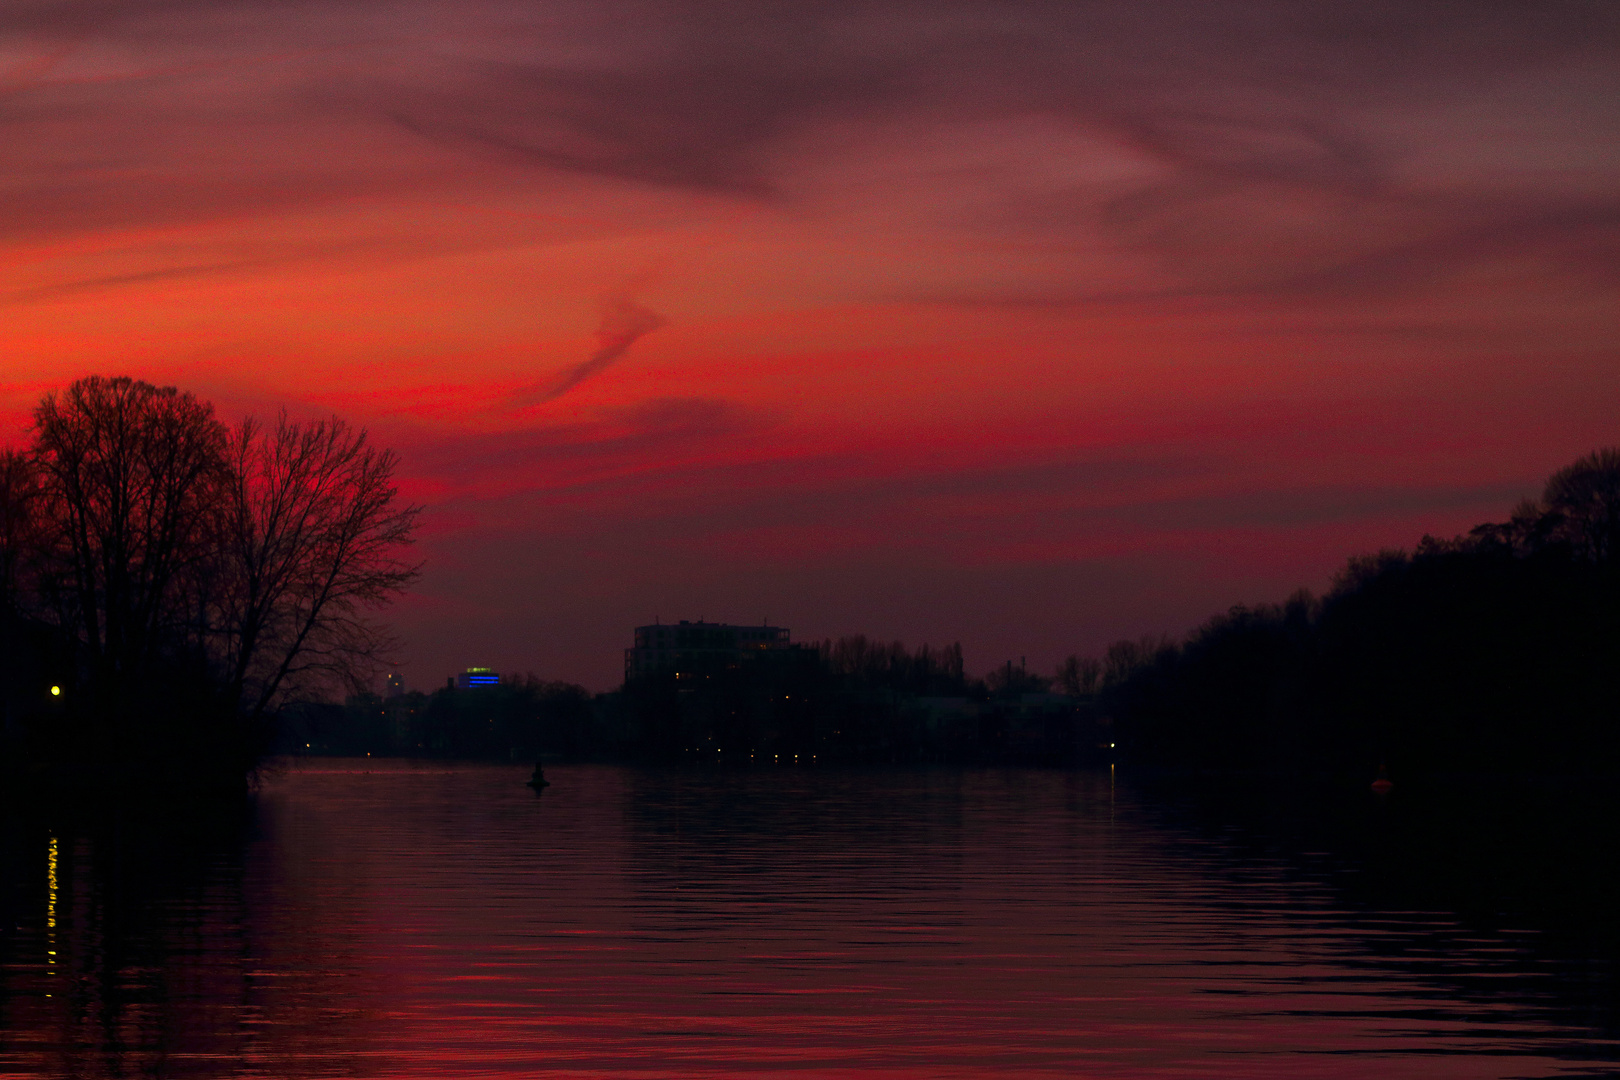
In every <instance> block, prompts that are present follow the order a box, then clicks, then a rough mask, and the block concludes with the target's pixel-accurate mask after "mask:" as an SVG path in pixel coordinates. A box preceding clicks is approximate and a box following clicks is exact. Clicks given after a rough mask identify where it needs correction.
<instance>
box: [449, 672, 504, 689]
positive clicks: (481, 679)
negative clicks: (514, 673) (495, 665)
mask: <svg viewBox="0 0 1620 1080" xmlns="http://www.w3.org/2000/svg"><path fill="white" fill-rule="evenodd" d="M452 678H453V680H454V681H453V685H454V686H455V688H456V689H457V690H476V689H477V688H479V687H481V686H499V685H501V677H500V676H499V675H497V674H495V672H494V671H493V670H491V669H490V668H487V667H470V668H468V669H467V670H466V671H463V672H462V673H461V674H459V675H455V676H452Z"/></svg>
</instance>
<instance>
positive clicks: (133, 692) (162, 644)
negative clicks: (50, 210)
mask: <svg viewBox="0 0 1620 1080" xmlns="http://www.w3.org/2000/svg"><path fill="white" fill-rule="evenodd" d="M33 420H34V422H33V426H32V428H31V429H30V432H29V435H30V438H29V442H28V444H27V446H26V447H25V448H23V449H21V450H4V451H0V638H3V643H0V644H3V651H4V655H5V657H6V660H5V664H6V668H5V670H4V671H3V672H0V710H3V711H0V720H3V725H4V726H3V732H4V754H5V767H6V770H7V772H8V773H10V774H12V776H13V778H14V779H16V778H22V779H26V778H28V777H30V776H32V777H34V778H36V779H43V780H47V781H49V782H52V783H58V782H61V781H63V780H73V779H78V780H80V781H91V782H94V783H98V784H112V785H115V786H118V787H127V786H143V787H147V788H162V789H166V790H175V789H184V788H199V787H202V788H207V787H227V788H229V787H235V786H239V785H240V784H241V782H242V780H243V778H244V777H246V776H247V775H248V774H249V773H250V772H251V771H252V770H253V768H254V767H255V766H256V764H257V763H258V761H259V759H260V756H261V755H262V754H263V752H264V751H265V750H266V749H267V748H268V747H269V745H270V741H271V733H272V726H273V722H274V719H275V717H276V715H277V713H278V712H279V711H280V710H281V709H282V708H283V707H284V706H285V705H286V704H287V703H288V702H291V701H296V700H299V699H302V698H307V697H311V696H315V695H320V694H324V693H330V692H331V690H332V689H333V688H334V687H335V686H338V685H341V684H342V683H343V682H344V681H345V680H351V679H355V678H364V677H365V676H368V675H369V674H370V670H369V669H370V667H371V665H372V664H373V662H374V661H375V660H376V658H377V656H378V653H379V651H380V650H381V649H382V647H383V646H384V645H385V644H386V643H387V638H386V635H385V634H384V633H383V632H382V631H381V630H380V628H379V627H378V626H376V625H375V624H374V623H373V622H371V621H370V619H369V618H368V616H369V614H370V613H371V611H373V610H374V609H375V608H377V607H378V606H380V605H382V604H384V603H386V602H387V601H388V600H389V599H390V598H392V597H393V596H394V595H395V594H396V593H398V592H399V591H400V590H401V589H403V588H404V587H405V586H407V585H408V584H409V583H410V582H411V581H412V580H414V578H415V577H416V573H417V571H416V568H415V567H414V566H413V565H411V564H409V563H407V562H405V561H403V560H402V553H403V550H404V548H405V546H406V545H407V544H408V543H409V542H410V539H411V533H412V529H413V527H414V524H415V520H416V516H417V509H416V508H414V507H410V506H404V505H401V504H400V503H399V501H398V496H397V491H396V489H395V486H394V482H393V474H394V470H395V467H396V463H397V459H396V458H395V456H394V454H393V453H392V452H391V451H387V450H381V449H378V448H376V447H374V446H372V445H371V444H370V443H369V441H368V439H367V436H366V433H365V432H364V431H361V430H357V429H354V428H351V427H350V426H349V425H348V424H346V423H344V422H343V421H342V420H338V419H335V418H334V419H329V420H316V421H309V422H296V421H292V420H289V419H288V418H287V416H286V415H285V414H282V415H281V416H279V417H278V418H277V419H276V420H275V421H274V422H273V423H270V424H262V423H260V422H258V421H256V420H253V419H251V418H249V419H245V420H243V421H241V422H240V423H238V424H236V425H234V426H228V425H226V424H225V423H224V422H223V421H221V420H220V419H218V418H217V417H216V416H215V413H214V409H213V406H212V405H210V404H209V403H207V402H205V401H202V400H200V399H198V398H196V397H195V396H193V395H192V394H189V393H185V392H183V391H180V390H177V389H175V388H173V387H157V386H153V385H151V384H149V383H145V382H140V381H137V380H134V379H129V378H101V377H90V378H84V379H80V380H79V381H77V382H75V383H73V384H72V385H71V386H68V387H66V388H65V389H62V390H59V391H52V392H50V393H48V394H46V395H45V397H44V398H43V399H42V400H41V401H40V403H39V405H38V406H37V407H36V408H35V410H34V415H33Z"/></svg>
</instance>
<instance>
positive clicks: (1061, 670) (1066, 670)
mask: <svg viewBox="0 0 1620 1080" xmlns="http://www.w3.org/2000/svg"><path fill="white" fill-rule="evenodd" d="M1102 670H1103V669H1102V662H1101V661H1100V660H1098V659H1097V658H1096V657H1092V656H1081V655H1079V654H1078V653H1074V654H1070V656H1069V657H1068V658H1067V659H1065V660H1064V661H1063V663H1061V664H1059V665H1058V669H1057V676H1056V679H1055V682H1056V684H1057V687H1058V689H1059V690H1062V691H1063V692H1064V693H1065V694H1072V695H1074V696H1075V697H1085V696H1086V695H1088V694H1095V693H1096V692H1097V686H1098V684H1099V683H1101V682H1102Z"/></svg>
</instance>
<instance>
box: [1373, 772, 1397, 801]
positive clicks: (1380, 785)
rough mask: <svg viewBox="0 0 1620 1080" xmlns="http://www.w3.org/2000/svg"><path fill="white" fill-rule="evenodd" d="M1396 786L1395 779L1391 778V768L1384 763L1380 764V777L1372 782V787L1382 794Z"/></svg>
mask: <svg viewBox="0 0 1620 1080" xmlns="http://www.w3.org/2000/svg"><path fill="white" fill-rule="evenodd" d="M1394 786H1395V781H1393V780H1391V779H1390V778H1389V770H1388V769H1386V768H1385V767H1384V766H1383V765H1379V766H1378V778H1377V779H1375V780H1374V781H1373V782H1372V789H1373V790H1374V791H1376V792H1378V794H1380V795H1382V794H1384V793H1385V792H1387V791H1388V790H1389V789H1390V788H1392V787H1394Z"/></svg>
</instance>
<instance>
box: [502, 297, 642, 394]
mask: <svg viewBox="0 0 1620 1080" xmlns="http://www.w3.org/2000/svg"><path fill="white" fill-rule="evenodd" d="M667 322H668V320H667V319H665V318H664V317H663V316H662V315H660V314H658V313H657V312H656V311H653V310H652V309H650V308H646V307H643V306H642V305H640V304H638V303H636V302H635V301H634V300H632V299H630V298H629V297H619V298H617V299H615V300H612V301H610V302H609V303H608V305H607V307H606V308H604V309H603V311H602V323H601V325H600V326H598V327H597V330H596V351H595V352H593V353H591V356H590V359H588V360H586V361H585V362H584V363H582V364H576V365H575V366H574V367H571V368H569V369H568V370H566V371H564V372H563V373H562V374H561V375H559V376H557V377H556V378H555V379H552V380H550V381H548V382H545V383H541V384H539V385H538V386H533V387H529V388H527V389H525V390H522V391H519V392H518V393H517V394H515V395H514V396H513V398H512V404H513V405H515V406H517V407H518V408H526V407H529V406H533V405H543V404H545V403H546V402H548V401H555V400H557V399H558V398H560V397H562V396H563V395H564V394H566V393H568V391H570V390H572V389H574V387H576V386H578V385H579V384H580V383H582V382H584V381H585V380H586V379H589V378H591V377H592V376H593V375H599V374H601V373H602V372H603V371H606V370H607V369H608V368H609V367H611V366H612V365H613V364H615V363H617V362H618V361H619V360H620V358H622V357H623V356H624V354H625V353H627V352H629V351H630V346H632V345H634V344H635V343H636V342H637V341H640V340H641V339H642V338H643V337H646V336H647V335H648V334H650V333H652V332H653V331H654V330H657V329H658V328H659V327H660V326H663V325H665V324H666V323H667Z"/></svg>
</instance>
